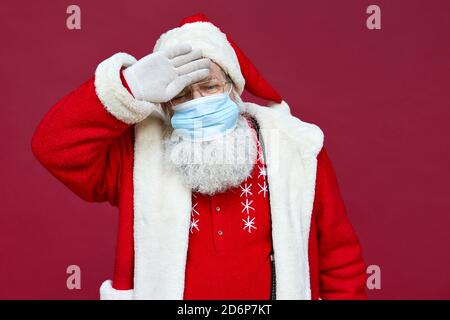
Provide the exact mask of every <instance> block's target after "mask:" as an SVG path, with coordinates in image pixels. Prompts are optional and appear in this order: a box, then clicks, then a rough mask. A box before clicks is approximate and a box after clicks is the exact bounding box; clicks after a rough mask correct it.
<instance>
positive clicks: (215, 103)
mask: <svg viewBox="0 0 450 320" xmlns="http://www.w3.org/2000/svg"><path fill="white" fill-rule="evenodd" d="M238 115H239V107H238V106H237V104H236V103H235V102H234V101H233V100H231V99H230V95H229V92H224V93H220V94H214V95H211V96H206V97H201V98H197V99H193V100H190V101H187V102H184V103H182V104H179V105H177V106H175V108H174V115H173V116H172V119H171V123H172V127H173V128H174V129H175V130H176V132H177V133H178V134H179V135H180V136H182V137H183V138H186V139H190V140H198V141H209V140H213V139H216V138H218V137H221V136H223V135H225V134H226V133H228V132H231V131H232V130H234V128H235V127H236V123H237V119H238Z"/></svg>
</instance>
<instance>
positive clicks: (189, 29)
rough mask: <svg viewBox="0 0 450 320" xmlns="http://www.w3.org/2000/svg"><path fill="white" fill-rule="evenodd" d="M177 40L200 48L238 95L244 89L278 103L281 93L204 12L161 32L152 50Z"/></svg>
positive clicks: (168, 45) (167, 45) (170, 44)
mask: <svg viewBox="0 0 450 320" xmlns="http://www.w3.org/2000/svg"><path fill="white" fill-rule="evenodd" d="M179 43H189V44H190V45H191V46H192V47H193V48H196V49H201V50H202V52H203V56H204V57H206V58H210V59H211V60H212V61H214V62H215V63H217V64H218V65H219V66H220V67H221V68H222V69H223V70H224V71H225V72H226V73H227V74H228V75H229V76H230V78H231V80H232V81H233V83H234V85H235V87H236V90H237V91H238V93H239V94H242V92H243V91H244V89H246V90H247V91H249V92H250V93H251V94H253V95H255V96H257V97H259V98H262V99H265V100H268V101H272V102H276V103H281V101H282V98H281V96H280V95H279V94H278V92H277V91H276V90H275V89H274V88H273V87H272V86H271V85H270V84H269V83H268V82H267V81H266V80H265V79H264V77H263V76H262V75H261V74H260V73H259V71H258V70H257V69H256V67H255V66H254V65H253V63H252V62H251V61H250V60H249V59H248V58H247V56H246V55H245V54H244V53H243V52H242V51H241V50H240V49H239V47H238V46H237V45H236V44H235V43H234V42H233V41H232V40H231V39H230V37H229V36H227V35H226V34H225V33H223V32H222V31H221V30H220V29H219V28H218V27H217V26H215V25H214V24H213V23H211V21H209V19H208V18H207V17H206V16H205V15H204V14H196V15H193V16H190V17H187V18H185V19H184V20H183V21H182V22H181V24H180V26H179V27H177V28H174V29H172V30H169V31H167V32H166V33H164V34H162V35H161V37H160V38H159V39H158V41H157V42H156V45H155V48H154V50H153V51H154V52H155V51H160V50H164V49H166V48H169V47H171V46H174V45H176V44H179Z"/></svg>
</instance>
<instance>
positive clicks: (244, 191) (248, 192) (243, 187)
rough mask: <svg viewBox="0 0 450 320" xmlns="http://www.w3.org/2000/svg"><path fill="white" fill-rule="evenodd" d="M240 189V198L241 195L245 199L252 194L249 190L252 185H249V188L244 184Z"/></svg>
mask: <svg viewBox="0 0 450 320" xmlns="http://www.w3.org/2000/svg"><path fill="white" fill-rule="evenodd" d="M240 187H241V190H242V192H241V195H240V197H242V195H243V194H245V197H247V196H248V195H252V194H253V193H252V192H251V191H250V188H251V187H252V184H251V183H250V185H249V186H247V184H245V185H244V186H242V185H241V186H240Z"/></svg>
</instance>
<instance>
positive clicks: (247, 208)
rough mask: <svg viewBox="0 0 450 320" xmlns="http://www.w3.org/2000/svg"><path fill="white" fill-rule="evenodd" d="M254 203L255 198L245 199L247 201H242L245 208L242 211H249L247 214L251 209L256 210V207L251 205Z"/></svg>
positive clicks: (248, 212)
mask: <svg viewBox="0 0 450 320" xmlns="http://www.w3.org/2000/svg"><path fill="white" fill-rule="evenodd" d="M252 203H253V200H250V202H249V201H248V199H245V203H243V202H241V204H242V205H243V206H244V208H242V211H241V212H244V211H247V214H250V210H253V211H255V208H253V207H252V206H251V204H252Z"/></svg>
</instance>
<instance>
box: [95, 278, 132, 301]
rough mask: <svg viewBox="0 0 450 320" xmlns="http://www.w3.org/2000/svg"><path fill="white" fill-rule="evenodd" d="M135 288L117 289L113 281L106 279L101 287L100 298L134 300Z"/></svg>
mask: <svg viewBox="0 0 450 320" xmlns="http://www.w3.org/2000/svg"><path fill="white" fill-rule="evenodd" d="M132 299H133V290H132V289H131V290H117V289H114V288H113V287H112V281H111V280H106V281H104V282H103V283H102V285H101V287H100V300H132Z"/></svg>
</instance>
